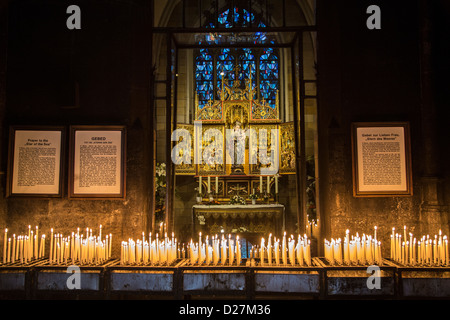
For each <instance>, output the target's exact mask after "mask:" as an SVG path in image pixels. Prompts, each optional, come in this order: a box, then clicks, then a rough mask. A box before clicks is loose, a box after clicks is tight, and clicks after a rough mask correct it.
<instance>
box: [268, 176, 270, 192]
mask: <svg viewBox="0 0 450 320" xmlns="http://www.w3.org/2000/svg"><path fill="white" fill-rule="evenodd" d="M269 193H270V177H269V176H267V194H269Z"/></svg>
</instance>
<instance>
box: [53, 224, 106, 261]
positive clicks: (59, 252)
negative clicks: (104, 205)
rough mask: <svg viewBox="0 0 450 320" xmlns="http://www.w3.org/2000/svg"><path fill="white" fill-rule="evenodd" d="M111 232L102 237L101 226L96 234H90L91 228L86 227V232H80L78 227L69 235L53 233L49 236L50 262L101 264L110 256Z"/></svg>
mask: <svg viewBox="0 0 450 320" xmlns="http://www.w3.org/2000/svg"><path fill="white" fill-rule="evenodd" d="M111 248H112V234H109V235H106V237H105V239H102V226H101V225H100V230H99V234H98V235H93V234H92V229H90V228H86V234H80V228H77V231H76V232H72V234H71V236H63V234H55V235H54V234H53V228H52V229H51V236H50V253H49V263H50V264H54V263H55V264H66V263H67V262H68V261H71V262H77V263H78V264H80V265H88V264H102V263H104V262H105V261H107V260H109V259H110V258H111Z"/></svg>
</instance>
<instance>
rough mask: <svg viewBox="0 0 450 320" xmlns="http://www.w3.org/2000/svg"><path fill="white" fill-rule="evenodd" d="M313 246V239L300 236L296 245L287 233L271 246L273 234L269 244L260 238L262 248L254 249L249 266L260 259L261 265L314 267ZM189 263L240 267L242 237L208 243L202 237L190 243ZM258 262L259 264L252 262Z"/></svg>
mask: <svg viewBox="0 0 450 320" xmlns="http://www.w3.org/2000/svg"><path fill="white" fill-rule="evenodd" d="M310 247H311V244H310V240H309V239H307V237H306V235H305V237H301V236H298V241H297V243H296V241H295V239H294V236H293V235H292V236H291V237H290V238H286V234H284V237H283V239H282V240H280V239H277V238H274V239H273V243H272V234H270V235H269V238H268V242H267V244H266V243H265V239H264V238H262V239H261V245H260V246H254V247H252V249H251V251H250V259H248V260H247V261H246V264H248V265H250V264H251V263H252V261H254V259H255V258H256V259H259V264H260V265H261V266H272V265H275V266H279V265H288V264H290V265H296V263H298V264H299V265H301V266H302V265H308V266H310V265H311V249H310ZM187 258H188V261H189V263H190V264H191V265H230V266H232V265H237V266H240V265H241V263H242V246H241V241H240V239H239V236H236V239H233V238H232V237H231V235H228V238H227V237H225V235H222V237H221V238H219V237H218V236H217V235H215V236H213V237H211V239H210V238H209V236H206V240H205V241H203V240H202V236H201V233H200V234H199V241H198V242H195V243H194V242H193V240H191V242H190V243H189V245H188V257H187ZM253 263H256V262H253Z"/></svg>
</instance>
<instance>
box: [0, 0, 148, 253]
mask: <svg viewBox="0 0 450 320" xmlns="http://www.w3.org/2000/svg"><path fill="white" fill-rule="evenodd" d="M70 4H71V3H69V2H68V1H59V2H58V3H55V2H53V1H40V2H39V3H34V2H29V1H14V2H10V4H9V16H8V19H9V25H8V29H7V30H8V64H7V69H8V73H7V79H6V82H7V87H6V108H5V92H4V91H3V90H4V88H5V87H4V86H3V85H0V87H1V88H2V92H3V93H2V94H0V97H1V98H0V109H1V112H0V114H1V116H2V119H1V123H2V143H1V147H2V170H1V171H2V172H6V163H7V153H8V150H7V149H8V143H7V142H8V134H7V133H8V128H9V126H10V125H18V124H23V125H27V124H30V125H63V126H66V127H67V128H68V127H69V126H70V125H80V124H95V125H126V127H127V136H128V141H127V172H126V190H127V197H126V200H124V201H120V200H69V199H68V197H67V188H68V180H67V169H68V155H67V154H66V155H64V160H63V163H64V166H65V173H64V176H63V177H62V178H63V180H64V183H63V186H64V194H63V197H62V198H61V199H44V198H39V199H32V198H8V199H5V194H4V192H2V194H1V195H0V204H1V205H0V223H1V226H2V227H4V226H7V227H8V228H9V230H10V232H11V235H12V234H13V233H16V234H19V233H23V232H25V231H26V229H27V226H28V225H32V226H33V228H34V226H35V225H39V227H40V229H41V232H42V233H46V234H49V233H50V230H49V229H50V228H51V227H53V228H55V232H62V233H63V234H65V235H69V232H71V231H74V230H76V228H77V227H80V228H86V227H90V228H92V229H93V230H98V227H99V225H100V224H102V225H103V230H104V231H103V232H106V233H112V234H113V240H114V242H115V246H114V247H115V248H116V249H117V250H118V249H119V246H118V243H119V241H120V240H122V239H123V238H127V237H128V236H137V235H139V234H141V233H142V231H146V230H147V223H148V214H149V212H148V211H149V210H148V207H149V201H150V199H149V196H148V194H147V192H146V190H148V185H149V184H150V183H152V182H151V180H149V178H148V168H149V163H150V159H149V151H148V140H149V134H150V132H151V130H150V128H149V123H148V121H149V112H148V108H149V100H148V92H149V91H148V89H149V81H150V75H151V69H150V64H149V61H148V60H149V58H150V51H149V50H150V46H149V39H148V29H147V30H146V29H145V28H146V26H147V23H148V21H147V20H146V19H147V18H146V16H145V12H146V10H148V8H146V5H145V4H144V2H142V4H140V3H138V2H123V1H122V2H120V1H95V3H93V2H92V1H80V2H79V4H78V5H79V6H80V8H81V14H82V16H81V17H82V28H81V30H68V29H67V27H66V19H67V17H68V15H67V14H66V8H67V7H68V6H69V5H70ZM1 12H2V20H1V22H2V25H4V24H5V23H6V20H5V19H4V17H5V11H4V10H3V8H2V11H1ZM1 29H2V35H1V38H0V39H1V40H0V41H2V43H5V42H6V39H5V34H3V30H6V29H4V28H1ZM1 47H2V52H1V54H2V55H3V54H4V52H3V48H6V46H5V47H4V46H1ZM1 61H2V62H3V61H6V60H3V59H2V60H1ZM1 67H2V69H1V70H4V65H3V64H2V66H1ZM0 79H1V81H2V82H1V83H2V84H4V83H5V81H4V80H5V79H4V73H3V72H2V73H1V77H0ZM76 85H78V86H79V96H78V97H77V98H78V99H79V104H78V105H77V104H76V101H77V99H76V98H75V95H76V93H75V86H76ZM68 141H69V140H68V139H67V141H65V143H66V145H67V144H68ZM66 150H68V148H66ZM1 182H2V188H3V190H4V186H5V183H6V177H5V175H3V176H2V180H1ZM113 254H114V253H113ZM117 254H118V252H115V255H116V256H117Z"/></svg>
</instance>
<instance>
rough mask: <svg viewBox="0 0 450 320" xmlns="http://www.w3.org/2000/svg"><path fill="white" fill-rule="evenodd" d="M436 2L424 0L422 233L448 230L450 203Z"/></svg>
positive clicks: (422, 45) (421, 2) (422, 26)
mask: <svg viewBox="0 0 450 320" xmlns="http://www.w3.org/2000/svg"><path fill="white" fill-rule="evenodd" d="M432 5H433V4H432V3H431V2H430V1H427V0H420V7H419V14H420V30H419V32H420V75H421V83H420V85H421V103H420V116H421V140H422V141H421V154H422V160H423V173H422V177H421V181H420V182H421V185H422V204H421V207H420V225H421V229H422V230H421V231H422V233H429V234H436V233H437V232H438V230H439V228H444V229H446V228H447V230H444V232H445V233H447V232H448V207H447V206H445V205H444V201H443V197H442V191H441V190H442V187H441V184H442V178H441V168H440V163H439V160H440V155H439V145H438V135H437V116H436V112H437V111H436V105H435V101H434V91H433V72H432V70H433V69H432V68H433V67H432V40H431V35H432V12H431V10H432Z"/></svg>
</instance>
